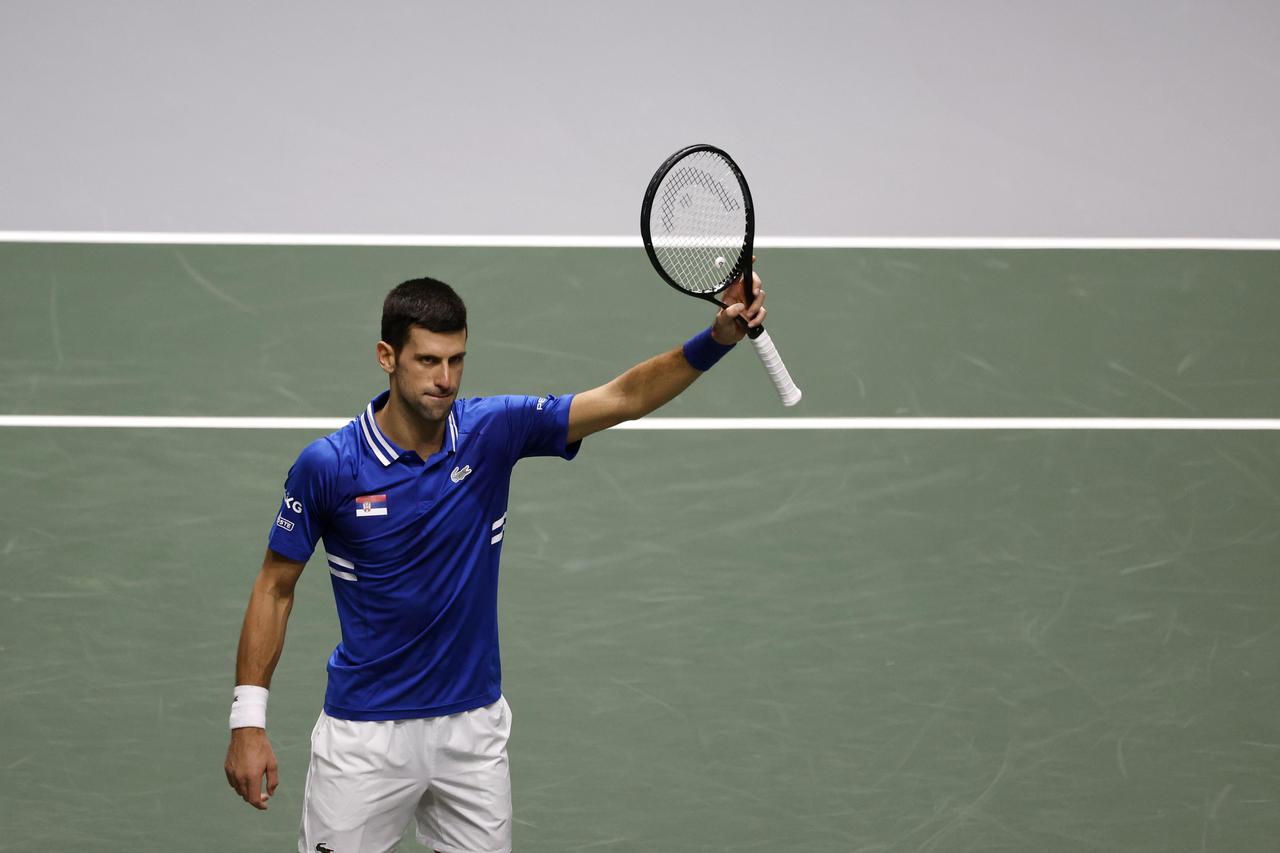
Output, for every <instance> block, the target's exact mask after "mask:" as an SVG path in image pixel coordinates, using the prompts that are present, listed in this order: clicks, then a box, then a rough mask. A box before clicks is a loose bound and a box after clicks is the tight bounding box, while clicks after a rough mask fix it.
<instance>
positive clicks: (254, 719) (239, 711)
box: [231, 684, 267, 729]
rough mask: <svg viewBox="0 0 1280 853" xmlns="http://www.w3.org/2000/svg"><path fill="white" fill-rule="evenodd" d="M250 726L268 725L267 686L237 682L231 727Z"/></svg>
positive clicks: (263, 727) (232, 703)
mask: <svg viewBox="0 0 1280 853" xmlns="http://www.w3.org/2000/svg"><path fill="white" fill-rule="evenodd" d="M249 727H254V728H259V729H265V728H266V727H267V688H265V687H258V686H257V685H254V684H237V685H236V698H235V699H234V700H232V702H231V728H233V729H244V728H249Z"/></svg>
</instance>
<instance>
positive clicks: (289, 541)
mask: <svg viewBox="0 0 1280 853" xmlns="http://www.w3.org/2000/svg"><path fill="white" fill-rule="evenodd" d="M337 469H338V457H337V454H336V453H335V452H334V449H333V446H332V445H331V444H330V443H329V441H328V440H327V439H323V438H320V439H316V440H315V441H313V442H311V444H309V445H307V446H306V447H305V448H303V451H302V453H300V454H298V460H297V461H296V462H294V463H293V467H292V468H290V469H289V476H288V477H287V478H286V479H285V481H284V499H283V500H282V501H281V503H280V512H279V513H277V515H276V519H275V521H274V522H273V523H272V526H271V533H270V534H269V535H268V536H267V547H268V548H270V549H271V550H272V551H275V552H276V553H277V554H280V555H281V556H283V557H287V558H288V559H290V560H297V561H298V562H300V563H305V562H306V561H307V560H309V559H310V558H311V552H312V551H314V550H315V548H316V542H317V541H318V540H319V539H320V537H321V536H323V535H324V531H325V528H326V526H327V525H328V521H329V518H330V517H331V515H332V513H331V508H332V499H333V484H334V480H335V477H334V475H335V474H336V473H337Z"/></svg>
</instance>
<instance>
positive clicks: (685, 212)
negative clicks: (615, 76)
mask: <svg viewBox="0 0 1280 853" xmlns="http://www.w3.org/2000/svg"><path fill="white" fill-rule="evenodd" d="M755 228H756V225H755V208H753V207H752V205H751V190H750V189H749V188H748V187H747V179H746V178H744V177H743V176H742V170H741V169H739V168H738V164H737V163H735V162H733V159H732V158H730V157H729V155H728V154H726V153H724V152H723V151H721V150H720V149H719V148H716V147H715V146H712V145H690V146H689V147H688V148H681V149H680V150H679V151H677V152H676V153H674V154H672V155H671V156H670V157H668V158H667V160H666V162H664V163H663V164H662V165H661V166H659V167H658V171H657V172H655V173H654V175H653V180H651V181H649V188H648V189H647V190H645V193H644V204H643V205H641V207H640V234H641V236H642V237H643V238H644V250H645V251H646V252H648V254H649V261H650V262H651V263H652V264H653V268H654V269H655V270H657V271H658V275H660V276H662V279H663V281H665V282H666V283H667V284H669V285H671V286H672V287H674V288H675V289H676V290H678V291H680V292H681V293H687V294H689V295H690V296H696V297H698V298H699V299H705V300H707V301H708V302H712V303H715V304H716V305H719V306H720V307H721V308H723V307H725V305H724V303H723V302H721V301H720V300H719V299H718V298H716V294H718V293H720V292H722V291H723V290H724V289H725V288H727V287H728V286H729V285H731V284H733V283H734V282H735V281H737V280H738V278H739V277H741V278H742V282H743V285H744V287H743V292H744V294H746V301H747V304H748V305H749V304H751V300H752V299H753V298H754V297H755V287H754V283H753V282H752V279H751V249H752V243H753V242H754V240H755ZM738 322H739V323H741V324H743V325H745V321H744V320H743V319H742V318H741V317H739V318H738ZM747 335H748V336H749V337H750V338H751V343H752V344H753V345H754V346H755V349H756V353H757V354H758V355H759V356H760V361H761V362H763V363H764V369H765V372H766V373H768V374H769V378H770V379H772V380H773V385H774V387H775V388H777V389H778V396H779V397H781V398H782V405H784V406H794V405H795V404H796V403H798V402H800V389H799V388H797V387H796V383H795V382H792V381H791V374H790V373H788V372H787V366H786V365H785V364H783V363H782V357H781V356H780V355H778V350H777V348H776V347H775V346H774V345H773V341H772V340H771V339H770V338H769V333H768V332H766V331H765V330H764V327H763V326H756V327H755V328H753V329H748V331H747Z"/></svg>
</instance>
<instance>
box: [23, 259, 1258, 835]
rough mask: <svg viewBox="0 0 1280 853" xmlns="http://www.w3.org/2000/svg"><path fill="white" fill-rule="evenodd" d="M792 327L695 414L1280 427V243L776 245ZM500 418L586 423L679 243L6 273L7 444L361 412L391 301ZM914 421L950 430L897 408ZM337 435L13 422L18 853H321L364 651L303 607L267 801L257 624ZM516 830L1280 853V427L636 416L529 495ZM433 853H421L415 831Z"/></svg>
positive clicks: (652, 344)
mask: <svg viewBox="0 0 1280 853" xmlns="http://www.w3.org/2000/svg"><path fill="white" fill-rule="evenodd" d="M758 269H759V272H760V274H761V276H762V277H763V278H764V280H765V284H766V288H767V290H768V292H769V300H770V302H769V307H770V309H771V310H770V317H769V328H770V332H771V334H772V336H773V338H774V340H775V342H776V343H777V345H778V347H779V349H780V350H781V351H782V352H783V354H784V356H785V357H786V359H787V363H788V366H789V367H790V369H791V372H792V375H793V376H795V378H796V380H797V382H799V383H800V385H801V386H802V387H803V388H804V391H805V398H804V401H803V402H802V403H801V405H800V406H798V407H797V408H796V410H795V411H794V412H793V411H790V410H786V411H784V410H783V409H782V408H781V407H780V406H779V405H778V403H777V400H776V396H775V394H774V391H773V389H772V387H771V386H770V384H769V383H768V381H767V380H766V379H765V377H764V374H763V371H762V370H761V367H760V365H759V363H758V361H756V360H755V357H754V356H753V355H752V354H751V353H750V351H749V350H745V349H744V350H743V351H742V352H735V353H733V354H732V355H731V356H730V357H729V358H728V359H726V360H725V362H723V363H722V364H721V365H719V366H717V367H716V368H715V369H714V370H712V371H711V372H710V373H709V374H708V375H707V376H706V377H704V378H703V379H702V380H700V381H699V383H698V384H697V385H695V386H694V388H693V389H691V390H690V392H688V393H687V394H686V395H685V396H684V397H682V398H680V399H678V400H677V401H675V402H674V403H673V404H671V405H670V406H669V407H668V408H667V409H664V410H663V411H662V412H660V413H659V414H660V415H662V416H671V417H709V418H715V417H777V418H780V419H791V418H797V417H808V418H814V417H872V416H874V417H897V418H911V417H939V416H956V417H983V418H988V417H989V418H1005V417H1019V416H1036V417H1062V418H1118V417H1139V418H1175V419H1196V418H1239V419H1274V418H1277V417H1280V377H1277V374H1276V365H1277V364H1280V336H1277V335H1276V334H1275V330H1274V326H1275V317H1276V316H1277V315H1278V314H1280V289H1278V288H1277V282H1280V254H1278V253H1274V252H1209V251H1202V252H1200V251H1162V252H1154V251H1134V252H1128V251H1009V250H997V249H992V250H975V251H924V250H905V249H904V250H835V249H830V250H818V249H812V250H770V251H761V252H760V263H759V267H758ZM424 274H426V275H433V276H436V277H439V278H442V279H444V280H446V281H449V282H450V283H452V284H454V285H455V286H456V287H457V288H458V290H459V292H460V293H461V294H462V296H463V297H464V298H465V299H466V300H467V302H468V306H469V308H470V311H471V342H470V348H469V354H468V359H467V369H466V377H465V380H464V385H463V391H464V393H465V394H493V393H547V392H550V393H556V394H560V393H567V392H572V391H577V390H582V389H584V388H587V387H591V386H594V385H596V384H599V383H601V382H604V381H606V380H607V379H609V378H611V377H612V376H613V375H615V374H616V373H618V372H620V371H621V370H623V369H624V368H626V367H628V366H630V365H631V364H632V363H634V362H635V361H638V360H640V359H642V358H645V357H647V356H649V355H652V354H654V353H656V352H658V351H660V350H663V349H666V348H669V347H671V346H675V345H677V344H678V343H680V342H681V341H682V340H684V339H685V338H686V337H688V336H689V334H691V333H693V332H694V331H696V330H697V329H699V328H700V327H701V326H702V325H703V324H704V323H705V321H707V320H708V319H709V314H708V313H707V311H706V310H704V308H705V306H702V305H700V304H698V303H695V302H694V301H693V300H688V299H683V298H678V297H677V296H676V295H674V294H672V293H670V292H668V291H667V290H666V289H665V288H664V287H663V286H662V285H661V284H659V283H657V282H656V281H655V280H654V277H653V275H652V272H651V271H650V270H649V267H648V263H647V261H646V259H645V257H644V253H643V251H642V250H640V249H581V248H579V249H572V248H564V249H550V248H548V249H481V248H355V247H336V246H334V247H288V246H257V247H246V246H238V247H237V246H173V245H150V246H131V245H56V244H48V245H35V244H0V414H4V415H50V416H54V415H72V414H86V415H177V416H238V417H272V416H278V417H339V418H346V417H350V416H353V415H354V414H355V413H356V412H358V411H359V409H360V408H361V407H363V405H364V404H365V403H366V402H367V401H368V399H369V398H370V397H372V396H373V395H374V394H375V393H376V392H377V391H378V390H380V389H381V388H382V387H384V382H383V380H382V378H381V373H380V372H379V371H378V369H377V367H376V365H375V364H374V361H373V344H374V342H375V340H376V338H377V319H378V312H379V308H380V302H381V298H382V296H383V295H384V294H385V293H386V291H387V290H388V289H389V288H390V287H391V286H392V285H394V284H395V283H397V282H398V281H401V280H403V279H405V278H409V277H413V276H417V275H424ZM900 426H902V427H905V426H909V424H905V423H903V424H900ZM317 434H319V433H318V432H317V431H307V430H269V429H236V430H231V429H67V428H58V427H52V426H36V427H12V426H10V427H0V470H2V471H3V476H4V483H5V490H4V498H3V501H4V503H3V512H2V513H0V519H3V520H0V568H2V570H3V590H4V595H3V596H0V608H3V610H2V615H0V624H2V625H3V630H2V632H0V678H3V682H4V684H5V685H6V688H5V690H4V691H2V692H0V706H2V707H3V719H4V732H5V733H4V737H3V739H2V740H0V767H3V768H4V771H5V772H4V773H3V775H0V814H2V815H3V818H2V819H0V824H2V825H3V826H4V830H3V832H2V833H0V850H15V851H17V850H24V851H25V850H41V851H77V850H85V849H92V850H95V851H151V850H154V851H172V850H176V849H203V848H205V847H209V848H213V849H234V850H245V851H259V850H261V851H271V850H284V849H292V847H293V846H294V845H295V844H296V842H295V841H294V838H295V837H296V829H297V822H298V816H299V810H300V803H301V795H302V780H303V774H304V772H305V767H306V755H307V745H308V736H309V733H310V730H311V726H312V725H313V723H314V721H315V717H316V715H317V713H318V711H319V707H320V704H321V700H322V696H323V690H324V662H325V659H326V657H327V655H328V653H329V652H330V651H331V649H332V647H333V645H334V643H335V642H336V640H337V633H338V629H337V621H336V616H335V614H334V608H333V603H332V598H331V593H330V588H329V584H330V581H329V576H328V573H327V572H326V571H324V569H323V567H320V569H318V570H317V569H316V567H315V566H312V567H311V568H310V569H308V571H307V572H306V573H305V574H304V576H303V580H302V582H301V583H300V586H299V592H298V600H297V603H296V605H295V608H294V611H293V617H292V620H291V623H290V630H289V636H288V642H287V643H286V648H285V653H284V657H283V659H282V661H281V663H280V665H279V667H278V669H277V671H276V674H275V679H274V682H273V689H272V698H271V709H270V731H271V735H272V740H273V743H274V745H275V748H276V753H277V756H278V757H279V759H280V763H281V785H280V788H279V790H278V792H277V794H276V796H275V797H274V798H273V799H272V801H271V807H270V810H269V811H268V812H266V813H265V814H263V813H258V812H255V811H254V810H252V809H250V808H249V807H248V806H246V805H245V804H244V803H243V802H241V801H239V800H238V798H237V797H236V795H235V794H234V793H233V792H232V791H231V789H230V788H229V787H228V786H227V784H226V781H225V779H224V777H223V772H222V761H223V756H224V752H225V749H226V743H227V732H226V718H227V708H228V703H229V701H230V694H231V686H232V680H233V664H234V655H235V645H236V639H237V636H238V632H239V626H240V620H241V617H242V616H243V612H244V606H245V603H246V601H247V598H248V593H249V587H250V584H251V582H252V579H253V577H254V574H255V573H256V570H257V567H258V565H259V563H260V560H261V556H262V550H263V548H264V547H265V539H266V534H267V531H268V529H269V525H270V524H271V522H272V520H273V518H274V514H275V509H276V505H277V502H278V500H279V494H280V490H281V487H282V483H283V480H284V475H285V472H286V470H287V469H288V467H289V465H290V463H291V462H292V460H293V458H294V456H295V454H296V453H297V451H298V450H299V449H300V448H301V447H302V446H304V445H305V444H306V443H307V442H308V441H310V440H311V439H312V438H314V437H315V436H316V435H317ZM504 549H505V554H504V560H503V580H502V584H503V590H502V642H503V652H504V669H505V687H506V694H507V696H508V698H509V700H510V702H511V705H512V707H513V710H514V719H515V723H514V734H513V738H512V747H511V759H512V767H513V781H514V786H515V804H516V819H517V826H516V845H517V848H518V849H519V850H521V851H522V853H528V851H534V853H542V851H547V853H549V852H550V851H563V850H595V849H601V850H610V851H641V850H650V849H654V848H662V849H667V850H676V851H690V852H691V853H692V851H711V850H722V851H738V850H748V849H766V848H785V849H790V850H799V851H831V853H837V852H838V853H848V851H872V850H874V851H960V850H981V851H1031V850H1035V851H1080V850H1126V851H1164V850H1201V849H1204V850H1222V851H1263V850H1273V849H1274V845H1275V838H1276V837H1277V836H1280V809H1278V808H1277V804H1278V802H1280V715H1277V713H1276V709H1277V707H1280V580H1278V579H1277V569H1278V567H1280V432H1278V431H1277V430H1275V429H1258V430H1245V429H1233V430H1221V429H1219V430H1197V429H1187V430H1173V431H1153V430H1099V429H1089V428H1082V429H1070V430H976V431H968V430H929V431H921V430H911V429H906V428H892V429H877V430H785V429H784V430H767V431H766V430H737V431H731V432H729V431H717V430H714V429H713V430H672V431H665V430H664V431H647V430H634V431H610V432H608V433H605V434H602V435H598V436H595V437H592V438H590V439H588V440H587V442H586V444H585V446H584V449H583V452H582V454H581V456H580V457H579V458H578V459H577V460H575V461H574V462H572V463H564V462H559V461H553V460H532V461H528V462H524V463H522V464H521V466H520V467H519V468H518V469H517V472H516V477H515V483H514V486H513V491H512V495H511V503H510V512H509V520H508V525H507V535H506V539H505V541H504ZM405 849H415V848H414V847H413V846H412V845H406V847H405Z"/></svg>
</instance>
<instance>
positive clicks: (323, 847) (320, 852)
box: [316, 841, 333, 853]
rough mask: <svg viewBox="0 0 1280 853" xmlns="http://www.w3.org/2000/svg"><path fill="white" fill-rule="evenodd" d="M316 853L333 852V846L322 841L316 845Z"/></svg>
mask: <svg viewBox="0 0 1280 853" xmlns="http://www.w3.org/2000/svg"><path fill="white" fill-rule="evenodd" d="M316 853H333V848H332V847H330V846H329V845H328V844H325V843H324V842H323V841H321V842H320V843H319V844H317V845H316Z"/></svg>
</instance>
